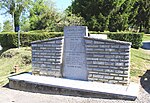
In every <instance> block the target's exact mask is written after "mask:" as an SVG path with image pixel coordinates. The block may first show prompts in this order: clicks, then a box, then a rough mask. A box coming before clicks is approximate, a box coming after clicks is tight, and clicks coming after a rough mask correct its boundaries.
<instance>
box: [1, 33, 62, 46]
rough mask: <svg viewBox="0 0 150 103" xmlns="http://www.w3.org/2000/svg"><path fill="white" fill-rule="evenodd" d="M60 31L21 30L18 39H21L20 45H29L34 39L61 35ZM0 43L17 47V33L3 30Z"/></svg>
mask: <svg viewBox="0 0 150 103" xmlns="http://www.w3.org/2000/svg"><path fill="white" fill-rule="evenodd" d="M62 35H63V33H62V32H41V33H36V32H31V33H27V32H22V33H21V34H20V41H21V46H30V43H31V42H32V41H36V40H43V39H48V38H52V37H58V36H62ZM0 43H1V45H2V47H9V48H12V47H17V46H18V35H17V33H13V32H3V33H0Z"/></svg>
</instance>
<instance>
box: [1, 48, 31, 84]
mask: <svg viewBox="0 0 150 103" xmlns="http://www.w3.org/2000/svg"><path fill="white" fill-rule="evenodd" d="M15 65H18V66H19V68H20V70H19V72H18V73H21V72H25V71H29V70H31V49H30V48H20V49H17V48H16V49H9V50H7V51H6V52H4V53H2V54H1V57H0V86H3V85H5V84H6V83H8V76H11V75H14V73H13V72H14V69H13V68H14V66H15Z"/></svg>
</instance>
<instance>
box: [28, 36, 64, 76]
mask: <svg viewBox="0 0 150 103" xmlns="http://www.w3.org/2000/svg"><path fill="white" fill-rule="evenodd" d="M62 42H63V38H62V37H59V38H52V39H48V40H42V41H35V42H32V43H31V45H32V73H33V74H37V75H46V76H54V77H61V76H62V75H61V74H62V73H61V72H62V71H61V68H62V67H61V66H62V51H63V50H62Z"/></svg>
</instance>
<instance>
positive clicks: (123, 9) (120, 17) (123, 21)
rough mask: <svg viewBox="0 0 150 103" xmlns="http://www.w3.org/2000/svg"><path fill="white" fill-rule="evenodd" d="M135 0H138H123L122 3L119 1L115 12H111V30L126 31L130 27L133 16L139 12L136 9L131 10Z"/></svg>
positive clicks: (109, 26)
mask: <svg viewBox="0 0 150 103" xmlns="http://www.w3.org/2000/svg"><path fill="white" fill-rule="evenodd" d="M135 1H136V0H124V1H123V0H122V2H121V3H118V5H117V6H116V8H115V10H114V12H112V13H111V14H110V18H109V25H108V28H109V31H115V32H116V31H117V30H119V31H124V30H127V29H128V28H129V26H130V23H131V21H132V19H133V17H134V16H135V15H136V14H137V13H136V11H134V12H131V10H132V8H133V5H134V3H135ZM131 15H132V16H131Z"/></svg>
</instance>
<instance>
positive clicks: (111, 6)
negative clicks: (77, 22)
mask: <svg viewBox="0 0 150 103" xmlns="http://www.w3.org/2000/svg"><path fill="white" fill-rule="evenodd" d="M134 2H135V0H132V1H131V0H97V1H91V0H82V1H81V0H75V1H74V2H73V3H72V6H71V7H69V8H72V9H70V10H72V12H73V13H75V14H79V15H81V16H82V17H83V18H84V19H85V21H86V22H87V26H88V27H89V29H90V30H94V31H101V32H103V31H105V30H109V31H117V30H119V31H122V30H126V29H127V28H128V27H129V26H128V24H129V20H128V19H129V17H130V15H131V13H130V11H131V9H132V7H133V4H134Z"/></svg>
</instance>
